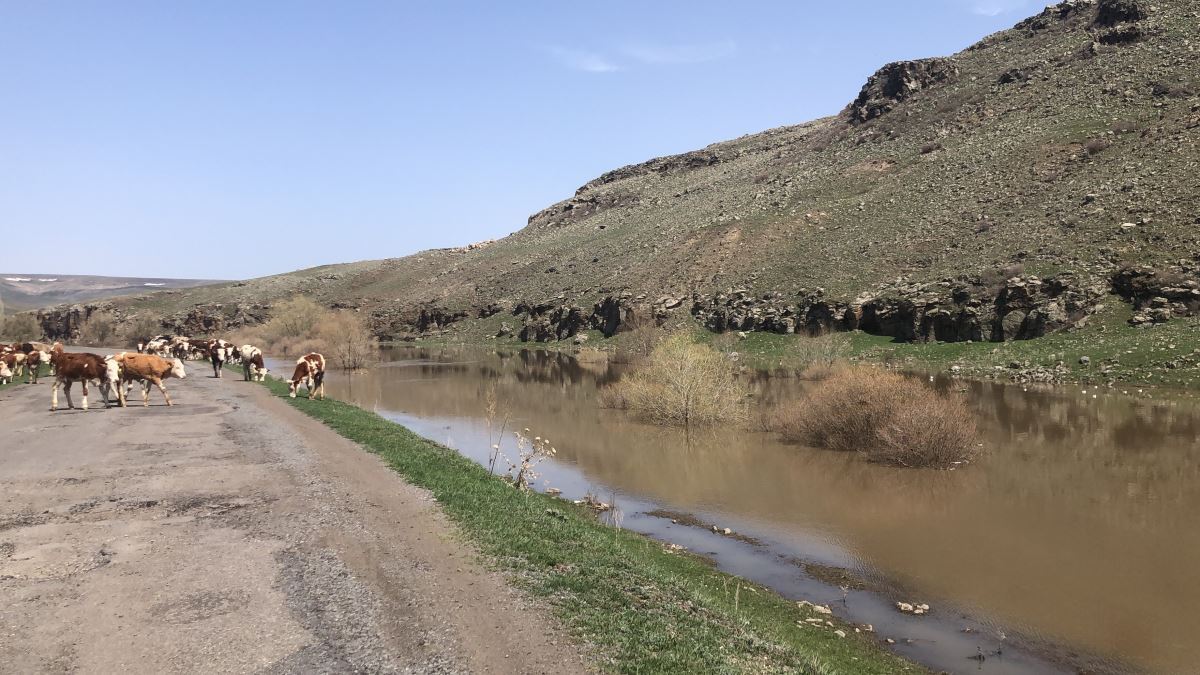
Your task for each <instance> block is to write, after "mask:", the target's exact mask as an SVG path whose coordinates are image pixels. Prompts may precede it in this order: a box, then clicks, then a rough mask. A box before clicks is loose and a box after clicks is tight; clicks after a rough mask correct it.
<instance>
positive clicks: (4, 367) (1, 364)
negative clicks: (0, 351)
mask: <svg viewBox="0 0 1200 675" xmlns="http://www.w3.org/2000/svg"><path fill="white" fill-rule="evenodd" d="M12 379H13V371H12V368H9V367H8V362H7V361H3V360H0V384H9V383H10V382H12Z"/></svg>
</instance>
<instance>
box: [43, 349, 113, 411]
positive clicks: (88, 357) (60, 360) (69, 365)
mask: <svg viewBox="0 0 1200 675" xmlns="http://www.w3.org/2000/svg"><path fill="white" fill-rule="evenodd" d="M30 358H31V359H32V356H31V357H30ZM51 358H52V360H53V363H54V389H53V392H52V393H51V394H50V410H51V412H53V411H55V410H58V388H59V387H62V388H63V390H64V391H65V392H66V394H67V407H68V408H74V407H75V404H74V402H72V401H71V385H72V384H74V383H76V382H78V383H79V384H80V386H81V387H83V409H84V410H87V409H88V382H90V381H92V380H96V381H97V382H98V383H100V392H101V394H102V395H103V396H104V407H105V408H107V407H109V403H108V387H107V386H105V382H106V376H107V373H108V366H107V364H106V363H105V362H104V358H103V357H101V356H99V355H97V354H88V353H83V352H55V353H54V354H53V356H52V357H51Z"/></svg>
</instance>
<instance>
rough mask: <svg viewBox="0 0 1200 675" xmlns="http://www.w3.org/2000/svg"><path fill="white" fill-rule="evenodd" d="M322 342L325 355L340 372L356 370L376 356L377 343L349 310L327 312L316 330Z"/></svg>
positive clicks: (361, 322) (360, 318) (377, 353)
mask: <svg viewBox="0 0 1200 675" xmlns="http://www.w3.org/2000/svg"><path fill="white" fill-rule="evenodd" d="M317 335H318V336H319V338H320V340H321V341H322V342H324V343H325V352H326V354H327V355H328V356H330V357H331V358H332V359H333V360H334V361H336V362H337V363H338V364H339V365H341V367H342V368H343V369H344V370H359V369H360V368H366V367H367V366H368V365H370V364H372V363H374V362H375V361H376V360H378V357H379V340H376V339H375V336H374V335H372V334H371V331H370V329H368V328H367V324H366V322H364V321H363V319H362V317H361V316H359V315H358V314H356V313H354V312H350V311H342V312H329V313H327V314H326V315H325V318H324V319H323V320H322V321H321V324H320V326H318V328H317Z"/></svg>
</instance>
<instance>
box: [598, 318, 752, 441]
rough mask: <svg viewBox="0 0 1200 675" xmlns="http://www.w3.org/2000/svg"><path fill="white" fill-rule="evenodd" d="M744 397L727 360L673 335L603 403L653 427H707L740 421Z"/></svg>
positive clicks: (744, 388)
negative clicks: (634, 416) (622, 409)
mask: <svg viewBox="0 0 1200 675" xmlns="http://www.w3.org/2000/svg"><path fill="white" fill-rule="evenodd" d="M748 394H749V389H748V387H747V385H745V384H744V383H742V382H741V381H739V380H738V378H737V376H736V373H735V369H734V366H733V364H732V363H731V362H730V361H729V359H728V357H726V356H725V355H723V354H721V353H720V352H718V351H716V350H715V349H713V348H712V347H709V346H707V345H700V344H695V343H693V342H692V341H691V340H690V339H689V338H688V336H687V335H675V336H672V337H669V338H667V339H666V340H664V341H662V342H661V343H660V344H659V345H658V346H657V347H655V348H654V350H653V351H652V352H651V353H650V356H649V357H648V358H647V359H646V362H645V365H643V366H642V367H641V368H639V369H638V370H637V371H635V372H634V373H633V374H631V375H629V376H628V377H626V378H624V379H622V380H621V381H619V382H617V383H616V384H615V385H613V386H612V387H609V388H608V390H606V391H603V392H602V393H601V402H602V403H603V404H605V405H609V406H611V407H621V408H628V409H629V410H631V411H633V412H634V413H635V414H636V415H638V416H639V417H642V418H643V419H645V420H647V421H650V422H654V423H656V424H668V425H677V426H693V425H695V426H705V425H714V424H728V423H735V422H740V421H742V420H744V419H745V417H746V413H747V411H746V397H747V395H748Z"/></svg>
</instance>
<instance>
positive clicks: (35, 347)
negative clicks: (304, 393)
mask: <svg viewBox="0 0 1200 675" xmlns="http://www.w3.org/2000/svg"><path fill="white" fill-rule="evenodd" d="M199 359H203V360H206V361H209V362H210V363H211V364H212V368H213V377H217V378H219V377H221V373H222V371H223V370H224V368H225V364H240V365H241V366H242V377H243V378H244V379H245V380H246V381H247V382H251V381H253V382H261V381H263V380H264V379H266V377H267V367H266V365H265V364H264V363H263V353H262V350H261V349H259V348H258V347H255V346H254V345H242V346H241V347H235V346H234V345H233V344H232V343H230V342H228V341H226V340H220V339H217V340H199V339H197V340H193V339H190V338H186V337H183V336H178V335H176V336H166V335H158V336H155V337H152V338H147V339H144V340H138V342H137V352H136V353H133V352H121V353H119V354H111V355H109V356H100V355H99V354H92V353H87V352H68V351H66V350H65V349H64V348H63V345H62V343H59V342H55V343H54V344H52V345H51V344H46V343H44V342H14V343H12V344H0V384H8V383H9V382H11V381H12V380H13V378H14V377H21V375H22V373H23V374H24V376H25V382H26V383H27V384H37V382H38V375H39V374H40V371H41V368H42V366H43V365H48V366H49V367H50V374H51V375H52V376H53V377H54V388H53V391H52V392H51V394H50V410H51V411H53V410H57V409H58V390H59V389H60V388H61V389H63V392H64V393H65V394H66V398H67V407H68V408H74V407H75V405H74V402H73V401H72V400H71V385H73V384H74V383H76V382H78V383H79V384H80V387H81V388H82V390H83V406H82V407H83V409H84V410H87V409H88V385H89V384H92V385H95V386H97V387H98V388H99V390H100V394H101V396H102V397H103V398H104V407H106V408H107V407H110V405H111V403H110V401H111V400H116V401H117V403H118V404H119V405H120V406H121V407H122V408H124V407H125V405H126V395H127V394H128V393H129V390H130V389H131V388H132V387H133V383H134V382H139V383H141V385H142V405H143V406H149V405H150V386H151V385H154V386H156V387H158V390H159V391H161V392H162V395H163V398H164V399H165V400H166V402H167V405H173V404H172V402H171V397H170V395H168V394H167V389H166V387H165V386H163V380H166V379H169V378H172V377H175V378H180V379H182V378H184V377H187V371H186V370H185V369H184V366H183V362H184V361H190V360H199ZM324 381H325V357H324V356H321V355H320V354H317V353H311V354H305V355H304V356H302V357H300V359H299V360H297V361H296V369H295V371H294V372H293V373H292V378H291V380H289V382H288V395H289V396H291V397H292V398H295V397H296V393H297V392H298V391H299V389H300V387H302V386H303V387H305V388H306V389H307V390H308V397H309V398H320V399H323V398H325V385H324Z"/></svg>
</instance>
